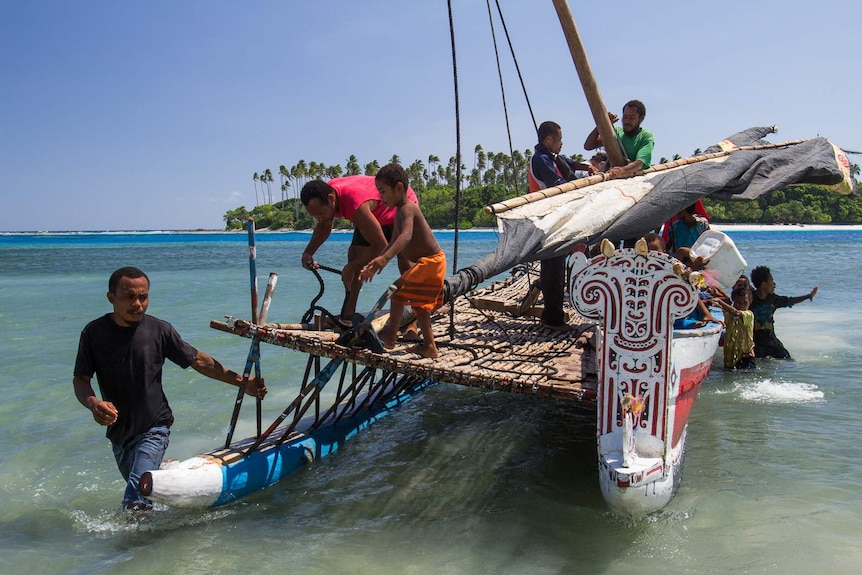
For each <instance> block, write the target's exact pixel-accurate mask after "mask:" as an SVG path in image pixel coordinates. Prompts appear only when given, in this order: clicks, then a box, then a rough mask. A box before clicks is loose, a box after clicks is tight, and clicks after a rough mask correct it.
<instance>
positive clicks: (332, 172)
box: [326, 164, 344, 180]
mask: <svg viewBox="0 0 862 575" xmlns="http://www.w3.org/2000/svg"><path fill="white" fill-rule="evenodd" d="M343 173H344V170H343V169H342V168H341V164H335V165H334V166H329V167H327V168H326V177H327V178H329V179H330V180H332V179H334V178H340V177H341V175H342V174H343Z"/></svg>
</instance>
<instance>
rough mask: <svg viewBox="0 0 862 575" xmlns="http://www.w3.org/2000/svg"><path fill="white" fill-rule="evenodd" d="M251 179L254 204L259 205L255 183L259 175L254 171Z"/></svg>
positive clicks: (258, 179)
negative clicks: (252, 181)
mask: <svg viewBox="0 0 862 575" xmlns="http://www.w3.org/2000/svg"><path fill="white" fill-rule="evenodd" d="M251 179H252V180H254V205H255V206H259V205H260V202H259V201H258V199H257V183H258V182H259V181H260V176H258V175H257V172H255V173H254V175H253V176H252V177H251Z"/></svg>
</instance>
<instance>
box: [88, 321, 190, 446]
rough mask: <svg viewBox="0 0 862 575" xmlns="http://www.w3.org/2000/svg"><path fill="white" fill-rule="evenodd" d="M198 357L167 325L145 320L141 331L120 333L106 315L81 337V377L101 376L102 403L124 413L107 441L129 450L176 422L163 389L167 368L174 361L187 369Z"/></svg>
mask: <svg viewBox="0 0 862 575" xmlns="http://www.w3.org/2000/svg"><path fill="white" fill-rule="evenodd" d="M196 355H197V350H196V349H195V348H194V347H192V346H191V345H189V344H188V343H186V342H185V341H183V339H182V338H181V337H180V335H179V334H178V333H177V332H176V330H175V329H174V328H173V326H171V324H169V323H168V322H166V321H162V320H160V319H158V318H155V317H152V316H149V315H145V316H144V317H143V318H142V319H141V321H140V322H139V323H138V324H137V325H136V326H132V327H120V326H118V325H117V324H115V323H114V322H113V320H112V319H111V314H106V315H104V316H102V317H100V318H99V319H96V320H93V321H91V322H90V323H88V324H87V326H86V327H85V328H84V329H83V331H82V332H81V340H80V343H79V344H78V358H77V360H76V361H75V375H76V376H77V375H82V376H87V377H93V374H94V373H95V375H96V379H97V380H98V382H99V390H100V391H101V393H102V399H103V400H104V401H110V402H111V403H113V404H114V406H115V407H116V408H117V412H118V417H117V422H116V423H114V424H113V425H109V426H108V430H107V432H106V434H105V435H106V436H107V437H108V439H110V440H111V442H112V443H114V444H118V445H126V443H128V442H129V441H131V440H132V439H134V438H135V437H137V436H138V435H140V434H141V433H144V432H145V431H146V430H148V429H150V428H151V427H154V426H157V425H166V426H168V427H170V425H171V424H172V423H173V422H174V415H173V413H172V412H171V407H170V405H168V400H167V398H166V397H165V393H164V391H163V389H162V366H163V365H164V363H165V359H169V360H171V361H172V362H174V363H175V364H177V365H179V366H180V367H182V368H183V369H185V368H187V367H189V366H190V365H191V364H192V361H194V358H195V356H196Z"/></svg>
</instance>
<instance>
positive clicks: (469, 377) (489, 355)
mask: <svg viewBox="0 0 862 575" xmlns="http://www.w3.org/2000/svg"><path fill="white" fill-rule="evenodd" d="M537 277H538V275H537V274H536V273H521V274H520V275H517V276H512V277H509V278H507V279H506V280H503V281H499V282H495V283H494V284H492V285H489V286H488V287H486V288H483V289H479V290H476V291H474V292H471V293H470V294H468V295H467V296H464V297H461V298H458V299H457V300H456V301H455V302H454V321H450V311H449V310H450V306H449V305H447V306H444V307H443V308H441V309H440V310H439V311H438V312H436V313H435V314H434V315H432V328H433V330H434V338H435V340H436V343H437V347H438V350H439V353H440V357H438V358H436V359H428V358H423V357H421V356H419V355H417V354H415V353H411V352H409V351H408V350H409V348H410V347H411V346H413V345H415V343H414V342H406V341H403V340H399V342H398V345H397V346H396V348H395V349H394V350H391V351H387V352H386V353H382V354H378V353H373V352H371V351H369V350H367V349H352V348H347V347H344V346H342V345H338V344H337V343H335V340H336V339H337V337H338V334H337V333H335V332H333V331H323V330H314V329H308V328H309V327H310V326H304V328H301V329H283V328H282V326H280V325H279V324H265V325H261V326H254V325H251V324H250V323H249V322H247V321H243V320H229V321H228V322H220V321H211V322H210V325H211V327H213V328H214V329H218V330H221V331H226V332H229V333H234V334H236V335H241V336H243V337H248V338H251V337H253V336H254V335H258V336H260V340H261V341H262V342H266V343H270V344H273V345H279V346H282V347H288V348H291V349H295V350H297V351H300V352H303V353H309V354H314V355H318V356H321V357H326V358H334V357H344V358H345V359H347V360H349V361H355V362H357V363H359V364H361V365H368V366H371V367H375V368H382V369H387V370H391V371H394V372H397V373H402V374H408V375H414V376H418V377H422V378H428V379H433V380H436V381H440V382H447V383H454V384H459V385H467V386H471V387H481V388H485V389H494V390H502V391H508V392H512V393H525V394H534V395H542V396H548V397H555V398H558V399H565V400H572V401H595V397H596V388H597V379H596V354H595V339H594V335H595V326H594V324H592V323H589V322H587V321H586V320H584V319H583V318H581V317H579V316H578V315H577V314H576V313H575V312H574V310H572V309H571V308H567V310H566V311H567V314H568V317H569V318H570V319H569V324H570V325H571V327H572V329H571V331H568V332H558V331H553V330H550V329H547V328H545V327H543V326H542V324H541V323H540V322H539V319H538V316H539V315H540V314H541V299H539V301H537V302H536V304H537V305H535V306H532V307H529V308H528V309H525V310H523V311H524V313H523V314H521V313H520V312H521V307H522V306H521V303H522V302H523V301H524V299H525V297H526V294H527V292H528V291H529V288H530V285H531V280H535V279H536V278H537ZM567 305H568V304H567ZM383 322H385V319H382V318H381V319H378V320H375V327H377V328H378V329H379V328H380V327H382V326H381V325H380V324H382V323H383ZM451 325H454V329H451V328H450V326H451ZM296 327H302V326H296Z"/></svg>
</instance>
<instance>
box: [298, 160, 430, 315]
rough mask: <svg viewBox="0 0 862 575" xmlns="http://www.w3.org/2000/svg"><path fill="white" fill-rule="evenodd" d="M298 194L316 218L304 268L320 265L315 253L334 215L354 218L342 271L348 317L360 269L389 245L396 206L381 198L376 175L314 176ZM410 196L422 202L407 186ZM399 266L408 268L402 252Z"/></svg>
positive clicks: (330, 225) (328, 229) (357, 290)
mask: <svg viewBox="0 0 862 575" xmlns="http://www.w3.org/2000/svg"><path fill="white" fill-rule="evenodd" d="M299 197H300V199H301V200H302V205H304V206H305V209H306V210H308V213H309V214H311V216H312V217H313V218H314V219H315V220H317V225H315V226H314V231H313V232H312V234H311V239H310V240H309V241H308V245H307V246H306V247H305V251H304V252H302V266H303V267H305V268H309V269H311V268H316V267H318V264H317V262H315V261H314V253H315V252H316V251H317V249H318V248H319V247H320V246H321V245H323V242H325V241H326V239H327V238H328V237H329V234H330V233H331V232H332V221H333V220H334V219H335V218H343V219H345V220H349V221H351V222H353V227H354V231H353V241H351V242H350V248H349V249H348V250H347V265H345V266H344V269H343V270H342V272H341V281H342V282H343V283H344V289H345V291H346V295H345V297H344V306H343V307H342V309H341V317H342V319H346V320H349V319H350V318H351V317H352V316H353V314H354V312H355V311H356V300H357V298H358V297H359V289H360V287H361V286H362V283H361V282H360V281H359V271H360V270H361V269H362V268H363V267H365V264H367V263H368V262H370V261H371V260H372V259H374V258H375V257H377V256H378V255H380V253H381V252H383V250H384V249H386V246H387V245H388V243H389V240H390V239H392V226H393V223H394V222H395V213H396V211H397V210H396V209H395V208H391V207H389V206H387V205H386V204H385V203H384V202H383V201H382V200H381V199H380V192H378V191H377V187H376V186H375V185H374V176H346V177H343V178H335V179H334V180H329V182H324V181H323V180H313V181H311V182H308V183H307V184H305V185H304V186H303V187H302V191H301V192H300V194H299ZM407 199H408V200H409V201H411V202H413V203H415V204H417V205H418V204H419V201H418V200H417V198H416V193H415V192H414V191H413V189H412V188H407ZM398 268H399V269H400V270H401V272H402V273H403V272H404V271H405V270H406V269H407V265H406V261H402V256H401V255H399V256H398Z"/></svg>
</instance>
